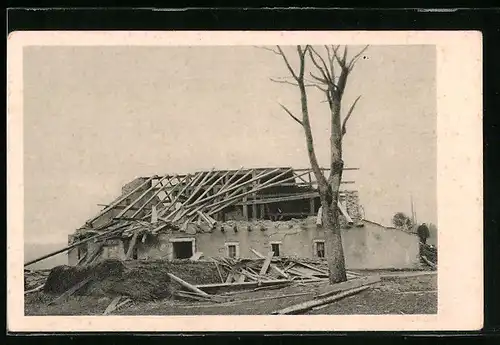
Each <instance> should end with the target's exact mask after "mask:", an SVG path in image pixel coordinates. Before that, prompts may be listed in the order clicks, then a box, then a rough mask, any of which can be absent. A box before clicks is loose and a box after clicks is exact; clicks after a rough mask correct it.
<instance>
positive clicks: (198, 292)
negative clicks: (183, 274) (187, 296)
mask: <svg viewBox="0 0 500 345" xmlns="http://www.w3.org/2000/svg"><path fill="white" fill-rule="evenodd" d="M167 275H168V276H169V277H170V279H172V280H173V281H175V282H177V283H179V284H180V285H182V286H183V287H185V288H186V289H189V290H191V291H193V292H196V293H197V294H199V295H201V296H205V297H207V296H209V295H208V294H207V293H206V292H205V291H202V290H200V289H199V288H197V287H196V286H194V285H191V284H189V283H188V282H186V281H184V280H182V279H181V278H179V277H177V276H175V275H173V274H172V273H167Z"/></svg>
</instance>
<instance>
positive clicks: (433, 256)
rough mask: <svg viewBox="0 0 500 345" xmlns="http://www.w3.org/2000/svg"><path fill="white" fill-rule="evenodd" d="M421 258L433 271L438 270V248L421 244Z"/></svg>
mask: <svg viewBox="0 0 500 345" xmlns="http://www.w3.org/2000/svg"><path fill="white" fill-rule="evenodd" d="M420 258H421V259H422V261H423V262H424V263H425V264H427V265H428V266H429V267H431V268H432V269H436V268H437V248H436V247H434V246H432V245H429V244H424V243H422V242H420Z"/></svg>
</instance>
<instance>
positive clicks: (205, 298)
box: [175, 291, 215, 302]
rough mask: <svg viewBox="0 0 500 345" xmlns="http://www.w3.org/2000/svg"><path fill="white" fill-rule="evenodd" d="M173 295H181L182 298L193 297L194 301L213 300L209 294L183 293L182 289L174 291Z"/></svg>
mask: <svg viewBox="0 0 500 345" xmlns="http://www.w3.org/2000/svg"><path fill="white" fill-rule="evenodd" d="M175 295H176V296H179V297H183V298H189V299H193V300H195V301H214V300H213V299H212V298H210V296H208V297H207V296H201V295H198V294H196V295H194V294H189V293H185V292H184V291H177V292H176V293H175ZM214 302H215V301H214Z"/></svg>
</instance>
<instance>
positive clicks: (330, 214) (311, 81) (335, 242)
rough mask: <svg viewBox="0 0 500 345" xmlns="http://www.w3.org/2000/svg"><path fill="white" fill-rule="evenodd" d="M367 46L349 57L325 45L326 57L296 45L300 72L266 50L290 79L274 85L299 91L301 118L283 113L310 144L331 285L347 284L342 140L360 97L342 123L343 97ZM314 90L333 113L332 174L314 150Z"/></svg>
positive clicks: (288, 62) (346, 51)
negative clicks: (311, 106)
mask: <svg viewBox="0 0 500 345" xmlns="http://www.w3.org/2000/svg"><path fill="white" fill-rule="evenodd" d="M367 48H368V46H366V47H364V48H363V49H362V50H361V51H360V52H359V53H357V54H356V55H354V56H352V57H350V58H348V48H347V47H344V48H343V49H341V48H340V46H324V52H323V55H322V54H320V52H319V51H318V49H317V48H315V47H312V46H309V45H307V46H296V53H297V56H298V58H299V66H298V69H294V68H293V67H292V65H291V63H290V59H289V58H288V57H287V55H286V54H285V53H284V52H283V49H282V48H281V47H280V46H277V47H276V49H271V48H264V49H267V50H270V51H272V52H273V53H275V54H277V55H279V56H281V58H282V59H283V62H284V63H285V65H286V68H287V70H288V72H289V73H290V77H289V78H285V79H280V80H278V79H271V80H273V81H274V82H279V83H285V84H290V85H294V86H296V87H297V88H298V90H299V92H300V103H301V113H302V116H301V118H299V116H296V115H294V113H293V112H292V111H290V110H289V109H288V108H287V107H286V106H284V105H282V104H280V105H281V107H282V108H283V110H284V111H285V112H286V113H287V114H288V115H289V116H290V117H291V118H292V119H293V120H294V121H296V122H297V123H299V124H300V125H301V126H302V127H303V129H304V134H305V139H306V144H307V153H308V156H309V162H310V164H311V168H312V170H313V172H314V175H315V177H316V180H317V182H318V191H319V194H320V200H321V206H322V209H323V212H322V214H323V219H322V221H323V226H324V227H325V228H326V229H327V230H329V231H327V238H326V243H325V245H326V256H327V261H328V268H329V275H330V283H331V284H334V283H338V282H342V281H346V280H347V277H346V272H345V259H344V251H343V248H342V237H341V232H340V228H341V226H340V222H339V209H338V207H337V205H338V200H339V189H340V182H341V180H342V172H343V168H344V161H343V160H342V138H343V136H344V135H345V134H346V131H347V130H346V124H347V121H348V120H349V118H350V117H351V115H352V113H353V111H354V108H355V107H356V104H357V102H358V101H359V99H360V97H361V96H358V97H357V98H356V100H355V101H354V102H353V104H352V105H351V106H350V108H349V110H348V111H347V112H346V113H345V116H344V117H343V120H342V98H343V95H344V91H345V88H346V85H347V80H348V77H349V75H350V73H351V72H352V70H353V68H354V66H355V64H356V62H357V61H358V59H359V58H360V57H361V56H362V54H363V53H364V52H365V50H366V49H367ZM308 61H310V62H311V63H312V66H311V71H310V72H309V73H308V75H307V77H306V62H308ZM311 87H314V88H316V89H318V90H320V91H321V92H322V93H324V95H325V96H326V102H327V103H328V108H329V111H330V120H331V121H330V124H331V128H330V174H329V176H328V177H327V176H325V174H324V173H323V171H322V170H321V168H320V165H319V163H318V159H317V157H316V154H315V151H314V141H313V135H312V130H311V123H310V121H309V109H308V101H307V95H308V94H307V88H311Z"/></svg>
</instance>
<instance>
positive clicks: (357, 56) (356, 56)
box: [348, 45, 369, 71]
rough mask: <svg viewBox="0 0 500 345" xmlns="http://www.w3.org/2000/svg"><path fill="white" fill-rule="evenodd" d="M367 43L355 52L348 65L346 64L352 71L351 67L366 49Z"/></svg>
mask: <svg viewBox="0 0 500 345" xmlns="http://www.w3.org/2000/svg"><path fill="white" fill-rule="evenodd" d="M368 47H369V46H368V45H367V46H365V47H364V48H363V49H362V50H361V51H360V52H359V53H358V54H356V55H355V56H354V57H353V58H352V59H351V62H349V65H348V68H349V70H351V71H352V69H353V68H354V65H355V64H356V62H357V61H358V59H359V57H360V56H361V55H362V54H363V53H364V52H365V51H366V50H367V49H368Z"/></svg>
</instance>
